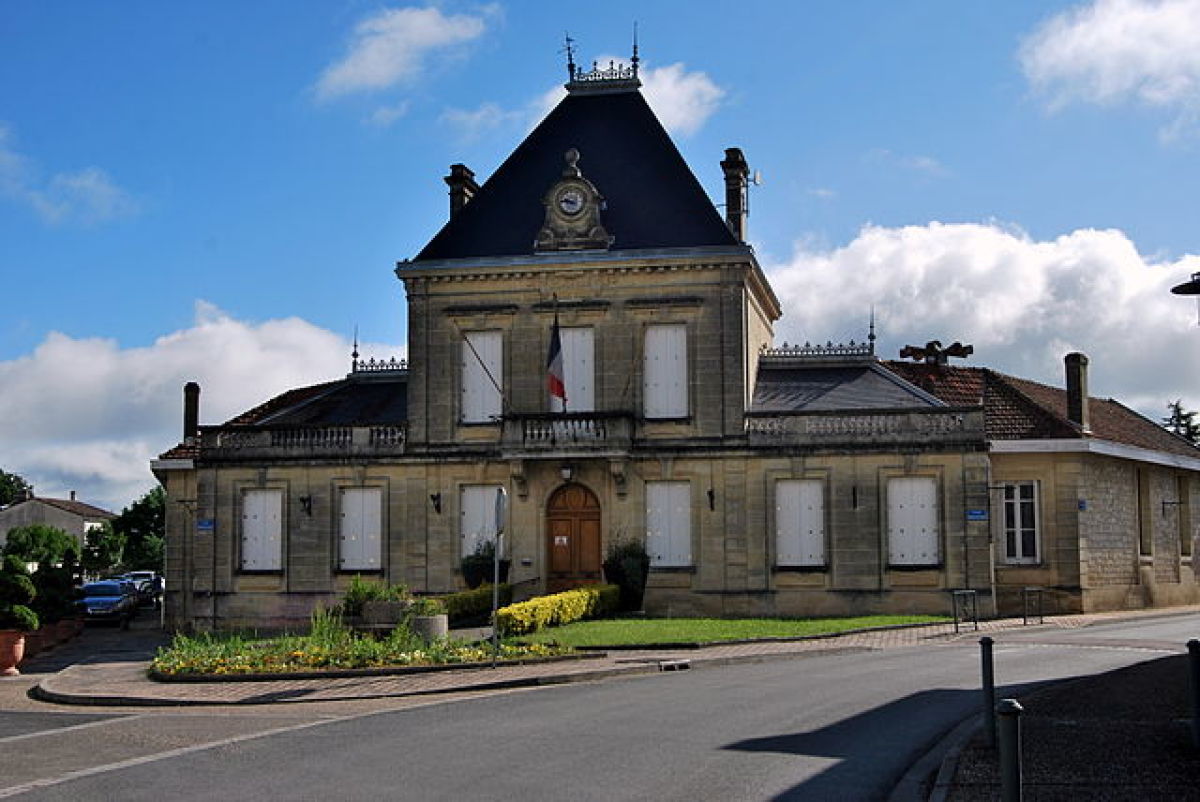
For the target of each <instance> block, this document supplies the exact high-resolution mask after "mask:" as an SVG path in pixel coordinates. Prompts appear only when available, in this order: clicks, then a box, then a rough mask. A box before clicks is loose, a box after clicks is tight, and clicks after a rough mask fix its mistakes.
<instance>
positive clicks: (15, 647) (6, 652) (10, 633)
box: [0, 629, 25, 677]
mask: <svg viewBox="0 0 1200 802" xmlns="http://www.w3.org/2000/svg"><path fill="white" fill-rule="evenodd" d="M24 659H25V633H24V632H21V631H19V630H16V629H2V630H0V676H3V677H15V676H17V675H18V674H20V673H21V672H20V671H18V670H17V666H18V665H20V664H21V661H22V660H24Z"/></svg>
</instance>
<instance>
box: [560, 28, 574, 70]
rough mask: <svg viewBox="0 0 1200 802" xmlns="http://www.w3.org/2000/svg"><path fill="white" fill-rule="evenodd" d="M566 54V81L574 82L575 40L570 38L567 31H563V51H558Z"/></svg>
mask: <svg viewBox="0 0 1200 802" xmlns="http://www.w3.org/2000/svg"><path fill="white" fill-rule="evenodd" d="M564 51H565V52H566V54H567V80H568V81H574V80H575V40H574V39H572V38H571V34H570V32H569V31H563V49H562V50H560V51H558V52H560V53H562V52H564Z"/></svg>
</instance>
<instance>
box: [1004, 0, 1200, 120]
mask: <svg viewBox="0 0 1200 802" xmlns="http://www.w3.org/2000/svg"><path fill="white" fill-rule="evenodd" d="M1198 41H1200V0H1096V2H1093V3H1090V4H1087V5H1083V6H1079V7H1076V8H1073V9H1071V10H1069V11H1066V12H1063V13H1061V14H1058V15H1056V16H1054V17H1052V18H1050V19H1049V20H1047V21H1046V22H1044V23H1043V24H1042V25H1041V26H1040V27H1038V28H1037V29H1036V30H1035V31H1034V32H1033V33H1032V34H1030V35H1029V36H1028V37H1027V38H1026V39H1025V41H1024V42H1023V43H1022V45H1021V48H1020V52H1019V54H1018V57H1019V59H1020V62H1021V66H1022V68H1023V69H1024V71H1025V75H1026V77H1027V78H1028V79H1029V81H1030V82H1031V83H1032V84H1033V86H1034V87H1035V89H1037V90H1038V91H1039V92H1040V93H1042V94H1043V95H1044V96H1046V97H1047V98H1048V100H1049V103H1050V105H1051V106H1052V107H1054V108H1057V107H1061V106H1063V105H1066V104H1068V103H1071V102H1073V101H1079V102H1085V103H1096V104H1101V105H1115V104H1119V103H1125V102H1136V103H1140V104H1143V105H1146V106H1150V107H1156V108H1161V109H1165V110H1167V111H1169V112H1170V113H1172V114H1173V115H1175V116H1176V125H1177V126H1179V125H1185V124H1187V122H1189V121H1194V120H1195V119H1196V115H1197V111H1198V110H1200V48H1198V47H1197V46H1196V43H1197V42H1198Z"/></svg>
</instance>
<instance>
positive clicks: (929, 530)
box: [887, 476, 941, 567]
mask: <svg viewBox="0 0 1200 802" xmlns="http://www.w3.org/2000/svg"><path fill="white" fill-rule="evenodd" d="M887 515H888V527H887V532H888V562H889V564H891V565H894V566H902V567H903V566H932V565H937V564H938V562H939V550H938V543H939V541H940V539H941V538H940V535H939V527H938V503H937V480H936V479H934V478H932V477H925V476H905V477H897V478H894V479H889V480H888V482H887Z"/></svg>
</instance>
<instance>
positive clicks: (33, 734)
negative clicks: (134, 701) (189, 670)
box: [0, 713, 146, 744]
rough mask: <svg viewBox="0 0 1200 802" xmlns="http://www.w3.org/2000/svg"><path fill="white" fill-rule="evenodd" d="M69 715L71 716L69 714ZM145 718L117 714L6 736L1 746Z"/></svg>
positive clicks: (142, 715)
mask: <svg viewBox="0 0 1200 802" xmlns="http://www.w3.org/2000/svg"><path fill="white" fill-rule="evenodd" d="M67 715H71V714H69V713H68V714H67ZM145 716H146V714H145V713H116V714H114V715H111V716H107V717H105V718H102V719H100V720H99V721H89V722H87V723H86V724H72V725H71V726H69V727H52V728H50V729H46V730H38V731H37V732H27V733H25V734H23V735H5V736H4V737H0V744H6V743H9V742H11V741H24V740H26V739H28V738H42V737H44V736H47V735H62V734H63V733H64V732H74V731H75V730H86V729H87V728H89V727H99V726H100V725H101V724H112V723H113V722H114V721H133V720H134V719H139V718H145Z"/></svg>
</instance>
